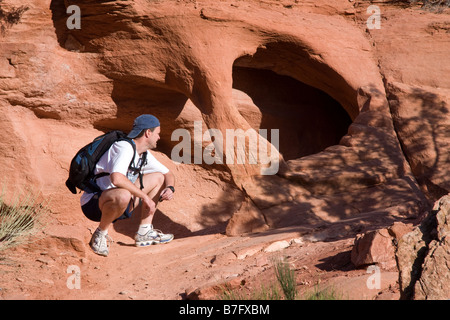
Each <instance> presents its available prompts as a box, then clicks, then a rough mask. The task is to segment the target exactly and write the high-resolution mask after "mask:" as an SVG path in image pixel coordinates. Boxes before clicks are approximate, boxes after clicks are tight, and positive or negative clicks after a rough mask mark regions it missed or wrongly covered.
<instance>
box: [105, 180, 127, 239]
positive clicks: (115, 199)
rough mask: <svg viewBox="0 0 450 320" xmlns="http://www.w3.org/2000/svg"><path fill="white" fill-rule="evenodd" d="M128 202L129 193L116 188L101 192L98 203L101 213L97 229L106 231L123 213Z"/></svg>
mask: <svg viewBox="0 0 450 320" xmlns="http://www.w3.org/2000/svg"><path fill="white" fill-rule="evenodd" d="M130 200H131V193H130V192H129V191H128V190H125V189H121V188H116V189H108V190H105V191H103V192H102V195H101V196H100V199H99V202H98V205H99V207H100V210H101V212H102V217H101V220H100V224H99V229H101V230H103V231H105V230H108V228H109V226H110V225H111V224H112V222H113V221H114V220H116V219H117V218H119V217H120V216H121V215H122V214H123V213H124V212H125V210H126V209H127V207H128V205H129V203H130Z"/></svg>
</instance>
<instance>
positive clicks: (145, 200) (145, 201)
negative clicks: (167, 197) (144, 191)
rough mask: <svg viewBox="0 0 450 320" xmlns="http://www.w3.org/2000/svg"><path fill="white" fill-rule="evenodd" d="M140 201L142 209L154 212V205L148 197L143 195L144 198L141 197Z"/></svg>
mask: <svg viewBox="0 0 450 320" xmlns="http://www.w3.org/2000/svg"><path fill="white" fill-rule="evenodd" d="M141 199H142V205H143V208H150V212H155V211H156V204H155V202H154V201H153V200H152V199H150V197H149V196H147V195H145V197H142V198H141Z"/></svg>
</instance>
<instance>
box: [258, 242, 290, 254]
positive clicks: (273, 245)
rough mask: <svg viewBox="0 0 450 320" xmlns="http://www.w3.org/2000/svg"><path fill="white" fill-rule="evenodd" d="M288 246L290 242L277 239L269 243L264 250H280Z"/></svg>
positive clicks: (267, 251)
mask: <svg viewBox="0 0 450 320" xmlns="http://www.w3.org/2000/svg"><path fill="white" fill-rule="evenodd" d="M289 246H290V244H289V242H288V241H286V240H282V241H277V242H274V243H271V244H270V245H268V246H267V247H266V248H265V249H264V252H266V253H269V252H275V251H280V250H283V249H286V248H287V247H289Z"/></svg>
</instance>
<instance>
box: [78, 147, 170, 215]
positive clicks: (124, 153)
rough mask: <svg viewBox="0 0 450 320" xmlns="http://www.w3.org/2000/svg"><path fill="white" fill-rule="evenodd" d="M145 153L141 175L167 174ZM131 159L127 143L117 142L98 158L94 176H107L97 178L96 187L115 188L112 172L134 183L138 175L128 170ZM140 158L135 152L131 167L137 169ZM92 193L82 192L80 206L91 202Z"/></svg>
mask: <svg viewBox="0 0 450 320" xmlns="http://www.w3.org/2000/svg"><path fill="white" fill-rule="evenodd" d="M146 152H147V163H146V164H145V165H144V166H143V167H142V174H148V173H153V172H161V173H162V174H166V173H167V172H169V169H167V167H166V166H164V165H163V164H162V163H161V162H159V161H158V160H156V158H155V157H154V156H153V155H152V154H151V153H150V152H149V151H146ZM132 158H133V147H132V146H131V144H130V143H129V142H127V141H123V140H122V141H117V142H115V143H114V144H113V145H112V146H111V148H109V150H108V151H107V152H106V153H105V154H104V155H103V156H102V157H101V158H100V160H99V161H98V162H97V165H96V166H95V169H94V174H100V173H103V172H106V173H109V175H107V176H103V177H100V178H98V179H97V180H96V181H97V185H98V186H99V188H100V189H101V190H107V189H111V188H115V187H116V186H115V185H114V184H112V183H111V178H110V175H111V174H112V173H113V172H119V173H122V174H123V175H125V176H126V177H127V178H128V179H129V180H130V181H131V182H133V183H134V182H135V181H136V180H137V178H138V177H139V173H138V172H135V171H133V170H128V169H129V166H130V162H131V159H132ZM140 165H141V164H140V157H139V155H138V153H137V151H136V153H135V156H134V161H133V167H135V168H139V166H140ZM93 195H94V194H93V193H87V192H84V193H83V195H82V196H81V198H80V204H81V205H82V206H83V205H85V204H86V203H88V202H89V200H91V198H92V196H93Z"/></svg>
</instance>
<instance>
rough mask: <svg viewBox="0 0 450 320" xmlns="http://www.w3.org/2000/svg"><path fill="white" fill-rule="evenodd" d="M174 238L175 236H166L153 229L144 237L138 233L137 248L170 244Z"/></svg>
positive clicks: (136, 237)
mask: <svg viewBox="0 0 450 320" xmlns="http://www.w3.org/2000/svg"><path fill="white" fill-rule="evenodd" d="M173 238H174V237H173V234H170V233H168V234H164V233H162V232H161V231H160V230H157V229H151V230H150V231H148V232H147V233H146V234H144V235H141V234H139V233H136V236H135V238H134V239H135V240H136V247H146V246H151V245H152V244H159V243H169V242H170V241H172V240H173Z"/></svg>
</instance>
